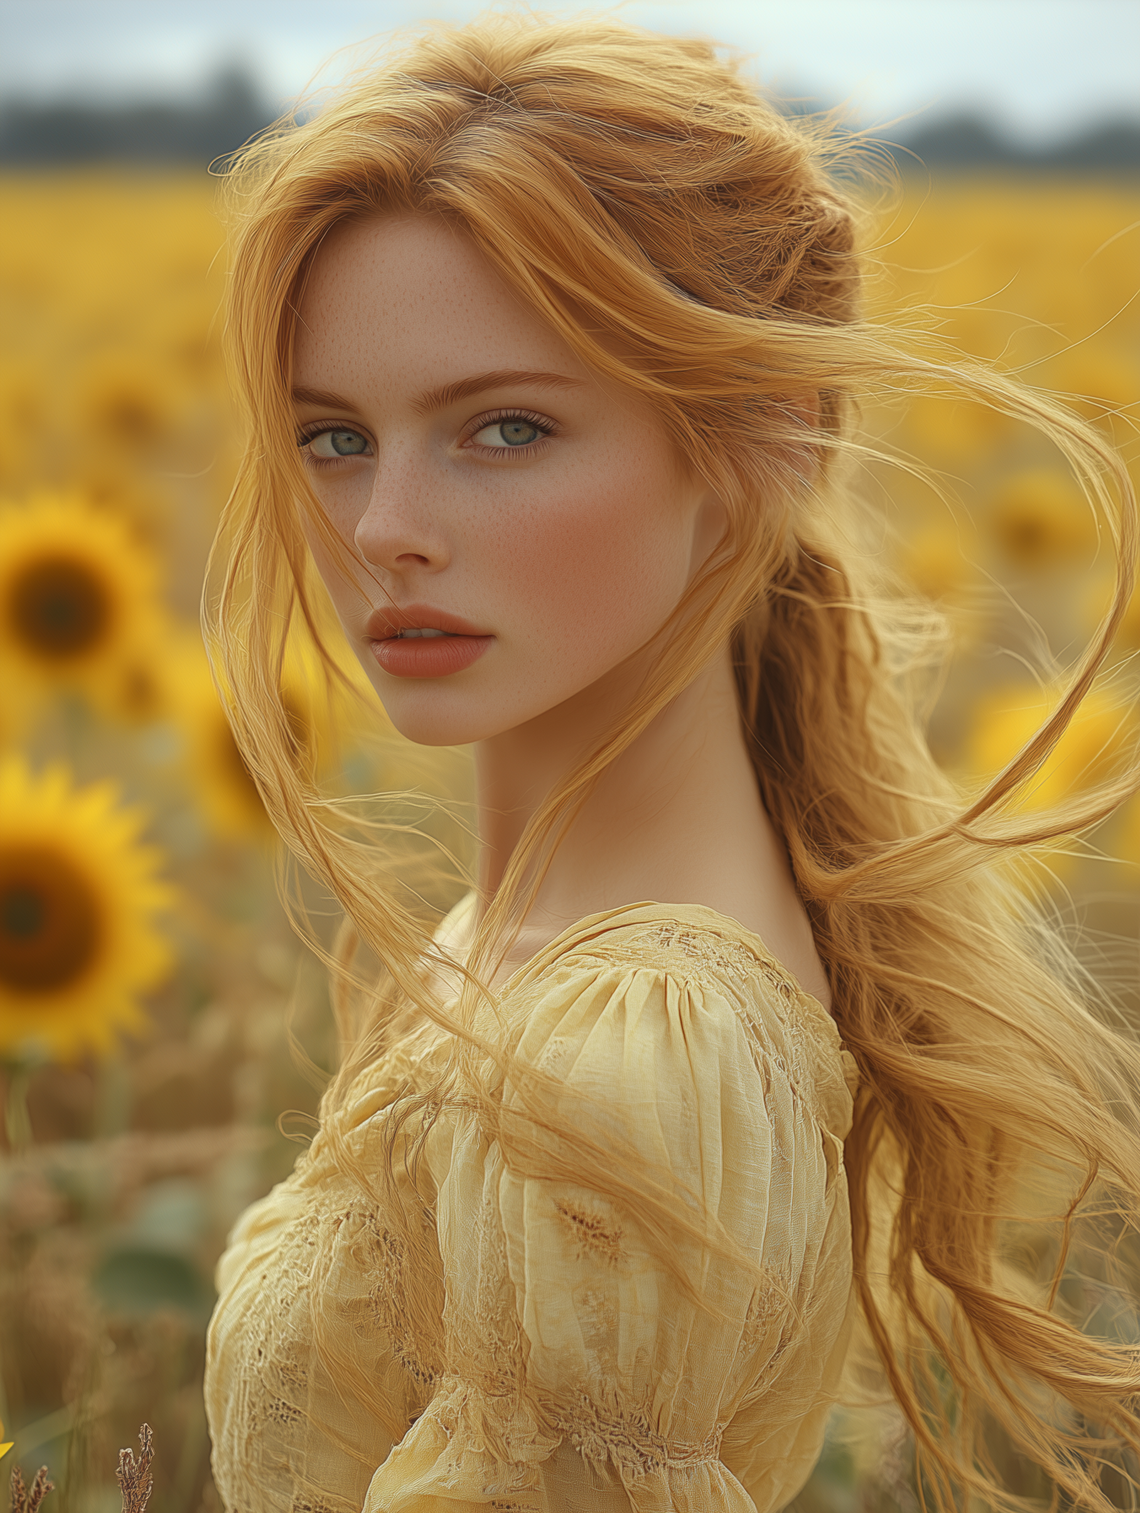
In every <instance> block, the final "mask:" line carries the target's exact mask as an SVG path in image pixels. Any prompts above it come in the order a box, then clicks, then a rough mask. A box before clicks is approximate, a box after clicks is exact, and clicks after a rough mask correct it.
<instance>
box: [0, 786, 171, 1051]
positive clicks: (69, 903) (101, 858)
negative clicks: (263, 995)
mask: <svg viewBox="0 0 1140 1513" xmlns="http://www.w3.org/2000/svg"><path fill="white" fill-rule="evenodd" d="M141 827H142V817H141V815H140V814H139V813H138V812H137V811H136V810H132V809H128V808H124V807H122V806H120V805H119V804H118V802H117V795H116V793H115V790H114V788H113V787H112V786H111V785H110V784H108V783H97V784H92V785H89V786H87V787H83V788H77V787H75V786H74V785H73V783H72V781H71V778H70V776H69V774H68V773H67V771H66V769H65V768H63V767H62V766H53V767H50V768H48V769H47V770H46V771H45V772H44V773H42V774H41V775H40V776H39V777H36V776H34V775H33V774H32V772H31V771H30V770H29V768H28V767H27V765H26V764H25V763H24V762H23V761H22V760H21V759H20V758H18V757H10V758H8V759H7V760H6V761H4V762H3V763H2V764H0V1053H8V1054H16V1055H20V1054H25V1053H27V1052H28V1051H33V1050H34V1051H37V1052H39V1053H41V1054H44V1053H46V1054H47V1055H49V1056H51V1057H53V1058H55V1059H58V1060H68V1059H71V1058H73V1057H75V1056H78V1055H81V1054H82V1053H83V1052H84V1051H86V1050H93V1051H95V1052H106V1051H107V1050H109V1049H110V1047H111V1045H112V1043H113V1041H114V1038H115V1035H116V1033H117V1032H118V1031H121V1030H137V1029H139V1028H140V1027H141V1026H142V1025H143V1024H144V1020H143V1016H142V1013H141V1011H140V1009H139V1006H138V995H139V994H140V993H141V992H142V991H143V990H145V989H147V988H150V987H153V986H154V985H155V984H157V983H158V982H159V981H160V980H161V979H162V977H163V976H164V975H165V974H166V972H167V970H168V968H169V966H170V964H171V955H170V951H169V948H168V946H167V944H166V942H165V940H164V939H163V937H162V936H161V935H160V934H159V932H158V931H157V929H156V928H155V926H154V923H153V917H154V915H155V914H156V913H157V912H158V911H159V910H162V909H164V908H167V907H169V905H170V903H171V901H172V894H171V892H170V890H169V888H167V886H166V885H165V884H163V883H162V882H161V881H160V880H159V879H158V877H157V875H156V874H157V871H158V867H159V863H160V860H161V858H160V854H159V852H158V851H156V850H155V849H154V848H153V847H150V846H145V845H141V844H140V843H139V840H138V833H139V831H140V829H141Z"/></svg>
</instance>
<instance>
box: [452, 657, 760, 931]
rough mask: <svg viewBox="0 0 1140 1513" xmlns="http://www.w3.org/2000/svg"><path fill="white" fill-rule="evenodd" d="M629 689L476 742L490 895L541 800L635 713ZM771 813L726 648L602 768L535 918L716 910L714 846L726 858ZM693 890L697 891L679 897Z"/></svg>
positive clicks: (591, 697) (589, 698)
mask: <svg viewBox="0 0 1140 1513" xmlns="http://www.w3.org/2000/svg"><path fill="white" fill-rule="evenodd" d="M631 693H632V685H631V680H630V678H629V676H628V675H627V677H626V678H624V679H623V680H621V681H620V682H619V681H617V680H615V681H614V683H613V685H612V686H602V687H598V686H595V687H594V688H591V689H589V690H586V691H585V692H584V693H583V694H581V695H579V696H578V697H577V698H576V699H573V700H570V701H568V703H567V704H565V705H562V706H560V707H559V708H558V709H556V710H552V711H549V712H548V713H547V714H545V715H543V716H542V717H541V718H540V719H537V720H534V721H531V722H529V723H528V724H526V725H524V726H520V727H517V728H516V729H514V730H510V731H507V732H504V733H503V734H502V735H498V736H495V737H494V738H492V739H490V740H487V741H482V742H480V743H479V744H478V745H477V747H476V752H475V770H476V785H477V788H476V792H477V801H478V807H479V830H480V840H481V842H482V854H481V871H480V888H481V893H482V896H483V897H484V898H488V897H490V896H491V895H492V894H493V893H494V892H495V890H496V889H497V888H498V886H499V884H500V882H501V881H502V877H503V873H504V870H505V868H506V866H507V863H508V861H509V859H510V857H511V854H512V853H513V851H514V849H515V847H516V846H517V844H518V842H519V839H520V837H521V835H522V833H523V830H524V828H525V826H526V824H527V822H528V821H529V820H530V819H531V817H532V816H533V815H534V813H535V811H536V810H537V809H538V807H539V805H540V804H541V803H542V802H543V800H544V799H545V798H546V797H547V795H548V794H549V793H551V792H552V791H553V790H554V788H555V787H556V786H557V785H558V784H559V783H560V782H561V781H562V780H563V779H564V778H565V777H566V776H567V775H568V773H569V772H570V771H571V769H572V768H573V766H574V765H575V763H576V762H577V761H579V760H580V759H581V757H582V756H583V755H584V754H585V753H586V751H587V750H588V749H589V748H590V746H591V744H592V743H593V742H594V741H596V740H598V739H600V738H601V737H602V736H603V735H604V733H605V731H606V730H607V728H609V726H610V725H611V724H612V722H613V721H614V718H615V717H616V716H618V715H620V711H621V710H622V709H623V708H625V707H628V704H629V701H630V696H631ZM762 814H763V811H762V809H761V806H760V800H759V797H758V794H757V789H756V781H755V777H754V774H753V771H752V767H751V763H750V762H749V759H748V755H747V751H746V748H745V744H744V737H743V733H742V731H741V726H740V716H739V711H738V706H737V700H736V690H735V684H734V679H733V674H732V665H731V660H730V655H729V650H728V647H727V646H726V647H724V648H723V649H722V651H721V653H719V654H718V656H717V657H715V658H714V659H713V660H712V661H711V662H710V663H708V664H707V665H706V666H705V668H704V669H702V671H701V672H700V673H698V675H697V676H696V677H695V678H694V679H693V681H692V682H691V683H690V684H689V685H688V687H687V688H685V689H684V690H683V691H682V693H680V694H679V695H678V696H677V697H676V698H675V699H674V700H673V701H672V702H671V703H670V704H669V705H668V706H667V707H666V708H665V709H663V710H662V711H661V712H660V713H659V714H658V715H657V716H656V717H655V718H654V719H653V721H652V722H651V723H650V724H649V725H648V726H647V727H646V729H645V730H644V731H642V733H641V734H640V735H639V736H638V737H637V738H636V739H635V740H634V741H633V742H632V743H631V745H630V746H629V747H627V749H626V750H625V751H624V752H623V753H622V754H621V755H620V756H619V757H618V758H617V759H616V760H615V761H613V762H612V763H611V764H610V765H609V766H608V767H607V768H606V770H605V771H604V772H603V774H602V776H601V777H600V778H599V780H598V782H597V784H596V785H595V787H594V789H593V791H592V792H591V793H590V795H589V797H588V798H587V800H586V802H585V804H584V805H583V807H582V809H581V811H580V812H579V814H578V815H577V817H576V818H575V820H574V821H573V823H572V825H571V827H570V829H569V831H568V832H567V834H566V836H565V838H564V840H563V841H562V843H561V845H560V846H559V847H558V849H557V851H556V852H555V854H554V858H553V860H552V862H551V865H550V868H549V871H548V872H547V874H546V876H545V877H544V878H543V881H542V883H541V885H540V887H539V890H538V894H537V896H536V898H535V902H534V905H533V906H532V909H531V911H530V913H529V914H528V916H527V920H528V922H529V923H531V924H532V925H534V926H535V927H536V928H541V927H542V926H543V925H544V924H549V925H560V924H561V925H562V926H563V927H564V926H565V924H566V923H573V922H574V921H576V920H578V919H580V918H582V917H583V916H584V915H586V914H590V913H596V912H599V911H601V910H604V909H607V908H614V907H617V906H619V905H621V904H625V903H634V902H637V901H639V900H642V899H652V900H658V901H662V902H694V903H695V902H709V903H710V904H711V905H712V906H714V907H715V903H714V902H713V900H712V899H708V898H705V897H702V896H701V894H702V893H704V894H707V893H708V892H709V884H710V880H711V874H712V872H713V871H715V862H713V863H712V864H711V866H710V862H709V853H710V851H712V852H716V851H717V850H718V849H719V850H720V851H721V852H722V853H723V849H724V847H725V845H726V844H731V837H732V835H733V833H734V832H736V831H739V829H740V827H741V825H742V824H743V825H744V827H745V829H746V830H751V829H754V828H755V826H756V824H757V823H759V820H760V816H762ZM692 889H697V890H699V891H698V892H697V893H696V894H695V896H693V897H683V896H678V895H679V894H681V895H683V894H684V893H685V892H686V890H692ZM714 891H715V890H714ZM663 893H668V894H669V897H668V898H667V899H666V898H663V897H662V894H663Z"/></svg>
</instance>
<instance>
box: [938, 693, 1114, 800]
mask: <svg viewBox="0 0 1140 1513" xmlns="http://www.w3.org/2000/svg"><path fill="white" fill-rule="evenodd" d="M1059 700H1060V694H1059V692H1058V690H1056V689H1041V688H1038V687H1037V686H1036V685H1034V684H1016V685H1009V686H1007V687H1005V688H998V689H993V690H992V691H990V692H989V693H987V694H985V695H984V696H983V697H982V698H981V699H979V700H978V702H977V704H976V705H975V706H974V719H973V729H972V731H971V734H970V738H969V744H968V751H967V758H968V761H969V765H970V768H971V769H972V771H973V772H974V773H975V774H976V775H977V776H978V777H981V778H985V779H989V778H991V777H993V776H995V775H996V774H997V772H999V771H1000V770H1001V768H1003V767H1004V766H1005V765H1006V764H1007V763H1008V762H1010V761H1012V760H1013V758H1014V757H1015V756H1016V755H1017V753H1018V752H1019V751H1020V750H1021V749H1022V747H1023V746H1025V745H1026V744H1027V742H1028V741H1030V740H1031V739H1032V738H1033V736H1034V735H1036V733H1037V731H1038V730H1039V729H1040V727H1041V726H1042V725H1043V724H1044V723H1045V721H1046V720H1047V719H1048V718H1049V716H1050V714H1052V712H1053V711H1054V710H1055V709H1056V707H1057V704H1058V702H1059ZM1135 727H1136V717H1135V714H1134V713H1133V712H1132V711H1130V710H1122V709H1121V706H1120V705H1119V704H1117V703H1114V702H1113V701H1112V700H1111V699H1110V698H1109V697H1108V696H1107V695H1106V694H1103V693H1101V692H1099V691H1096V690H1094V691H1093V692H1092V693H1091V694H1088V695H1087V696H1086V698H1085V699H1084V700H1083V702H1082V703H1081V705H1080V707H1079V709H1078V710H1077V712H1076V714H1075V715H1074V716H1073V719H1072V720H1071V722H1070V724H1069V727H1068V729H1067V730H1066V731H1065V733H1064V735H1063V736H1062V737H1061V739H1060V740H1059V741H1058V742H1057V744H1056V746H1054V748H1053V750H1052V752H1051V753H1050V755H1049V758H1048V760H1047V761H1046V762H1045V764H1044V766H1043V767H1041V768H1040V769H1039V771H1038V772H1037V775H1036V777H1035V778H1034V779H1033V780H1032V785H1031V788H1030V791H1029V794H1028V796H1027V799H1026V801H1025V806H1026V807H1027V808H1031V809H1047V808H1049V807H1051V806H1052V805H1054V804H1059V803H1061V802H1063V800H1064V799H1065V798H1066V797H1067V796H1068V795H1070V794H1072V793H1073V792H1075V791H1077V790H1079V789H1082V788H1088V787H1091V786H1092V785H1093V784H1094V783H1097V782H1100V781H1102V780H1104V779H1105V778H1107V777H1109V776H1110V775H1111V773H1112V772H1113V770H1114V769H1115V767H1116V764H1117V762H1118V760H1119V758H1120V757H1121V755H1122V754H1123V751H1124V748H1125V746H1126V745H1127V744H1128V743H1129V742H1130V741H1131V739H1132V737H1133V735H1134V733H1135Z"/></svg>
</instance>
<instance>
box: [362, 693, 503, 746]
mask: <svg viewBox="0 0 1140 1513" xmlns="http://www.w3.org/2000/svg"><path fill="white" fill-rule="evenodd" d="M442 692H443V691H442V690H439V691H438V692H437V691H436V690H434V689H433V690H431V691H425V692H424V693H423V694H422V695H420V694H419V693H418V692H417V693H412V692H411V690H404V689H400V690H399V691H398V692H396V693H395V695H394V696H393V695H392V694H391V693H390V692H389V691H388V690H387V689H384V690H383V691H381V690H379V689H377V693H379V695H380V702H381V704H383V706H384V712H385V714H386V715H387V716H388V719H389V720H390V721H391V723H392V725H393V727H394V728H395V729H396V730H398V731H399V732H400V734H401V735H402V736H404V737H405V739H406V740H409V741H414V742H415V744H416V745H417V746H469V745H471V744H472V743H473V742H475V741H485V740H488V739H489V738H490V737H491V736H495V735H500V734H501V733H502V732H503V731H504V730H509V729H510V728H511V727H512V726H513V725H515V724H516V723H517V721H516V720H515V719H514V718H512V717H507V716H500V717H499V718H498V719H496V718H495V715H494V714H493V713H492V712H491V711H489V710H487V709H486V708H483V709H480V708H477V707H472V706H471V705H470V704H468V702H467V701H466V700H456V699H453V698H448V697H446V696H443V697H441V696H440V695H441V694H442Z"/></svg>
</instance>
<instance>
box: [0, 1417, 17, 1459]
mask: <svg viewBox="0 0 1140 1513" xmlns="http://www.w3.org/2000/svg"><path fill="white" fill-rule="evenodd" d="M0 1441H2V1443H0V1455H7V1453H8V1451H9V1450H10V1449H11V1448H12V1446H13V1445H14V1444H15V1443H16V1441H15V1440H14V1439H4V1420H3V1419H0Z"/></svg>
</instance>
